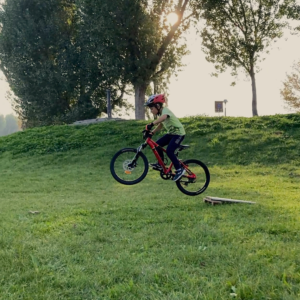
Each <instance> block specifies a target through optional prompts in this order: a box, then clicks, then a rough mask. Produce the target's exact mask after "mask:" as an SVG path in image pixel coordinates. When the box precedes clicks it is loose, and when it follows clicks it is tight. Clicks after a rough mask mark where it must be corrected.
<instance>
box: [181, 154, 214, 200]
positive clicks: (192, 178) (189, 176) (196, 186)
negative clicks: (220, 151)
mask: <svg viewBox="0 0 300 300" xmlns="http://www.w3.org/2000/svg"><path fill="white" fill-rule="evenodd" d="M183 164H184V165H185V170H186V173H185V174H184V175H183V176H182V177H181V178H180V179H179V180H178V181H176V185H177V187H178V188H179V190H180V191H181V192H182V193H184V194H186V195H189V196H196V195H199V194H201V193H203V192H204V191H205V190H206V189H207V187H208V185H209V182H210V174H209V170H208V168H207V166H206V165H205V164H204V163H203V162H201V161H200V160H196V159H188V160H185V161H183Z"/></svg>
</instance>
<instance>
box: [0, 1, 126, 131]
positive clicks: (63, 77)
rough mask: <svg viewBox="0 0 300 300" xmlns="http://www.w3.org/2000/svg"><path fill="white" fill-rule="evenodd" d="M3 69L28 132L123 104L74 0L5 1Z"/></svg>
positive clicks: (0, 40) (0, 15)
mask: <svg viewBox="0 0 300 300" xmlns="http://www.w3.org/2000/svg"><path fill="white" fill-rule="evenodd" d="M0 24H1V33H0V68H1V70H2V71H3V73H4V74H5V76H6V78H7V80H8V83H9V85H10V87H11V90H12V91H13V93H14V95H15V97H12V102H13V107H14V110H15V111H16V112H17V114H18V115H19V116H20V118H21V119H22V121H23V124H25V126H27V127H31V126H36V125H46V124H53V123H62V122H72V121H75V120H80V119H86V118H94V117H97V116H98V115H99V114H100V113H101V112H106V109H107V108H106V87H107V86H108V85H109V86H110V88H111V89H112V95H113V99H115V101H114V102H113V103H112V105H113V107H114V106H115V105H121V106H122V104H124V102H122V100H120V98H119V97H118V96H119V94H120V93H122V89H119V86H118V88H115V86H116V83H117V84H118V83H119V81H120V80H119V78H118V77H117V76H115V78H116V79H115V78H107V77H105V76H104V74H103V72H102V67H101V61H99V59H98V58H97V57H95V56H94V52H93V51H94V48H93V47H92V45H89V44H88V42H89V40H88V32H86V28H82V27H83V24H82V21H81V19H80V15H79V13H78V7H77V6H76V2H75V0H47V1H42V0H7V1H6V2H5V3H4V4H3V5H2V10H1V12H0Z"/></svg>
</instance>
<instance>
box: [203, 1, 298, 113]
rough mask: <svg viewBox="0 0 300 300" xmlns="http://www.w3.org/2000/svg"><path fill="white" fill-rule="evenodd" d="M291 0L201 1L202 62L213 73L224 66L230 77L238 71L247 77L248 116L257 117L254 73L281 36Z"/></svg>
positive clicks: (218, 71)
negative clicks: (249, 91)
mask: <svg viewBox="0 0 300 300" xmlns="http://www.w3.org/2000/svg"><path fill="white" fill-rule="evenodd" d="M293 3H294V1H293V0H291V1H290V0H224V1H222V2H215V1H213V0H203V1H202V2H201V3H200V7H201V9H202V13H201V16H202V17H203V18H204V19H205V27H204V29H203V30H202V32H201V36H202V38H203V51H204V53H205V54H206V55H207V56H206V59H207V60H208V61H209V62H212V63H214V64H215V68H216V71H217V73H216V74H215V75H217V74H218V73H221V72H224V71H225V70H226V69H227V67H230V68H231V69H232V75H237V71H238V69H239V68H242V69H243V70H244V71H245V72H246V74H247V75H249V76H250V78H251V83H252V114H253V116H257V115H258V111H257V92H256V81H255V74H256V73H257V72H258V71H259V69H258V63H259V62H260V61H261V60H262V59H263V56H262V55H263V54H264V53H268V52H267V51H266V50H267V48H268V47H269V46H270V45H271V43H272V42H273V41H275V40H276V39H277V38H280V37H281V36H282V35H283V28H285V27H286V26H287V22H286V21H285V20H284V17H285V15H286V14H287V11H288V9H289V8H290V7H291V5H292V4H293Z"/></svg>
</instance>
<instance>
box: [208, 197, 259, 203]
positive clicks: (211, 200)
mask: <svg viewBox="0 0 300 300" xmlns="http://www.w3.org/2000/svg"><path fill="white" fill-rule="evenodd" d="M203 201H204V202H206V203H211V204H212V205H215V204H223V203H247V204H255V203H256V202H252V201H245V200H236V199H226V198H218V197H211V196H207V197H205V198H204V199H203Z"/></svg>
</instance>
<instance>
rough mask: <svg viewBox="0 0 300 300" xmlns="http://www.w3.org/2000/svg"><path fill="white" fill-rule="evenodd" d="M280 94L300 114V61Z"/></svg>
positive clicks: (288, 76)
mask: <svg viewBox="0 0 300 300" xmlns="http://www.w3.org/2000/svg"><path fill="white" fill-rule="evenodd" d="M280 94H281V96H282V97H283V99H284V101H285V102H286V103H287V105H288V106H289V107H291V108H293V109H295V110H296V111H298V112H300V61H299V62H298V63H295V64H294V65H293V72H292V73H291V74H290V75H287V78H286V80H285V81H284V82H283V88H282V89H281V90H280Z"/></svg>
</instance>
